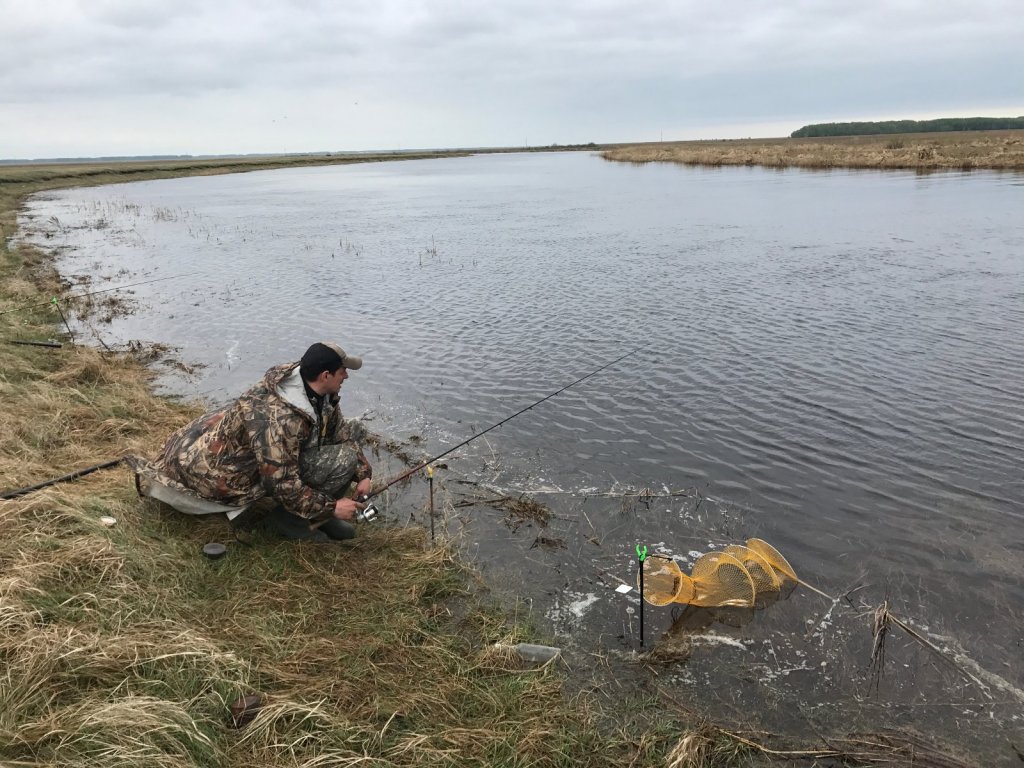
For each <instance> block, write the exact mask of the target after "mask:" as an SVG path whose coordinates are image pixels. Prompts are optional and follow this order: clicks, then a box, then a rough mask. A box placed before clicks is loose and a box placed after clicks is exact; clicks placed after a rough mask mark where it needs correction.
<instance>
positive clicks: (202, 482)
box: [128, 363, 371, 519]
mask: <svg viewBox="0 0 1024 768" xmlns="http://www.w3.org/2000/svg"><path fill="white" fill-rule="evenodd" d="M365 434H366V432H365V429H364V428H363V427H362V425H361V424H360V423H359V422H358V421H355V420H354V419H348V420H346V419H344V418H342V415H341V411H340V409H339V408H338V396H337V395H331V396H329V397H328V398H327V399H326V400H325V401H324V407H323V409H322V411H321V413H320V414H318V413H317V412H316V410H315V409H314V408H313V406H312V405H311V404H310V403H309V400H308V398H306V396H305V392H304V391H303V390H302V384H301V378H300V377H299V373H298V363H288V364H285V365H278V366H275V367H274V368H271V369H270V370H269V371H267V373H266V375H264V377H263V379H262V380H261V381H260V383H259V384H257V385H256V386H254V387H252V388H251V389H250V390H248V391H247V392H245V393H244V394H243V395H242V396H241V397H239V398H238V400H236V401H235V402H234V403H233V404H232V405H230V406H228V407H227V408H223V409H221V410H219V411H214V412H213V413H208V414H205V415H204V416H201V417H200V418H198V419H196V420H195V421H193V422H192V423H191V424H188V425H186V426H184V427H182V428H181V429H179V430H178V431H177V432H175V433H174V434H173V435H171V436H170V438H168V440H167V442H166V443H165V444H164V448H163V451H162V452H161V454H160V455H159V456H158V457H157V458H156V459H154V460H153V461H145V460H143V459H139V458H137V457H128V462H129V464H131V466H132V468H133V469H134V470H135V472H136V473H137V475H138V476H139V480H140V481H142V482H158V483H161V484H163V485H165V486H169V487H171V488H173V489H174V490H176V491H179V492H182V493H185V494H187V495H190V496H197V497H199V498H201V499H205V500H208V501H214V502H218V503H220V504H224V505H227V506H232V507H240V506H243V505H246V504H250V503H252V502H253V501H256V500H257V499H260V498H262V497H264V496H273V497H274V498H276V499H277V500H278V501H280V502H281V503H282V504H283V505H284V507H285V508H286V509H287V510H288V511H289V512H291V513H293V514H296V515H299V516H300V517H304V518H309V519H313V518H324V517H329V516H330V515H331V514H332V513H333V511H334V499H333V498H332V497H331V496H329V495H327V494H325V493H323V492H322V491H320V490H317V489H316V488H313V487H310V486H309V485H306V484H305V483H304V482H303V481H302V479H301V477H300V475H299V454H300V452H301V451H302V449H303V448H304V447H306V446H309V445H321V444H334V443H345V442H350V441H351V442H355V443H358V442H359V441H361V440H362V439H363V438H364V437H365ZM359 456H360V459H361V460H360V462H359V469H358V470H357V472H356V477H355V479H356V480H357V481H358V480H361V479H363V478H366V477H369V476H370V474H371V469H370V465H369V464H368V463H367V462H366V461H365V459H362V454H361V453H360V454H359Z"/></svg>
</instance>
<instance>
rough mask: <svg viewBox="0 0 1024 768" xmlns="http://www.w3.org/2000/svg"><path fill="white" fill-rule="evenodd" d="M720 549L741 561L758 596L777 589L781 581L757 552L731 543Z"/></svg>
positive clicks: (769, 593) (768, 593) (771, 592)
mask: <svg viewBox="0 0 1024 768" xmlns="http://www.w3.org/2000/svg"><path fill="white" fill-rule="evenodd" d="M722 551H723V552H724V553H725V554H727V555H732V556H733V557H735V558H736V559H737V560H739V561H740V562H741V563H743V567H744V568H746V569H747V573H749V574H750V580H751V581H753V582H754V592H756V593H757V597H759V598H760V597H761V596H762V595H771V594H773V593H777V592H778V591H779V587H780V586H781V585H782V582H781V580H780V579H779V577H778V575H777V574H776V573H775V569H774V568H772V566H771V564H770V563H769V562H768V561H767V560H765V559H764V557H762V556H761V555H759V554H758V553H757V552H755V551H754V550H752V549H750V548H749V547H744V546H743V545H742V544H733V545H731V546H728V547H726V548H725V549H723V550H722Z"/></svg>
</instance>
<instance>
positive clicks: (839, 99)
mask: <svg viewBox="0 0 1024 768" xmlns="http://www.w3.org/2000/svg"><path fill="white" fill-rule="evenodd" d="M976 115H983V116H988V115H1002V116H1009V115H1012V116H1017V115H1024V4H1022V2H1021V0H1005V1H997V0H928V1H924V0H921V1H918V0H889V1H888V2H880V1H878V0H856V1H855V2H845V1H843V0H818V1H816V2H812V1H811V0H724V1H723V0H719V1H718V2H712V1H711V0H701V2H696V1H694V0H675V1H674V2H668V1H667V0H666V1H664V2H663V1H662V0H481V1H480V2H476V3H473V2H468V1H467V0H462V1H460V2H454V1H452V0H443V1H441V2H425V1H424V2H416V1H415V0H337V1H336V2H328V1H327V0H291V2H287V1H286V0H0V158H12V157H18V158H36V157H61V156H63V157H68V156H99V155H136V154H209V153H236V152H242V153H248V152H300V151H332V150H365V149H378V148H382V149H391V148H395V149H397V148H402V149H408V148H418V147H458V146H507V145H523V144H530V145H538V144H550V143H553V142H557V143H560V144H568V143H575V142H590V141H593V142H598V143H601V142H621V141H657V140H658V139H660V138H664V139H665V140H669V139H694V138H737V137H744V136H782V135H787V134H789V133H790V132H791V131H793V130H795V129H796V128H799V127H800V126H801V125H804V124H805V123H811V122H831V121H845V120H858V119H897V118H916V119H924V118H928V117H945V116H976Z"/></svg>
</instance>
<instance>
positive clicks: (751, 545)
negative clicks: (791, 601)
mask: <svg viewBox="0 0 1024 768" xmlns="http://www.w3.org/2000/svg"><path fill="white" fill-rule="evenodd" d="M747 549H749V550H750V551H751V552H755V553H757V554H758V555H760V556H761V557H762V558H763V559H764V561H765V562H766V563H768V565H769V566H770V567H771V569H772V570H773V571H775V575H776V576H777V577H778V579H779V591H780V592H781V593H782V596H783V597H789V595H790V593H791V592H792V591H793V590H794V589H796V585H797V584H798V583H799V582H800V580H799V579H798V578H797V577H796V571H794V570H793V566H791V565H790V564H789V561H788V560H786V558H784V557H783V556H782V553H781V552H779V550H777V549H776V548H775V547H773V546H772V545H771V544H769V543H768V542H767V541H764V540H763V539H747Z"/></svg>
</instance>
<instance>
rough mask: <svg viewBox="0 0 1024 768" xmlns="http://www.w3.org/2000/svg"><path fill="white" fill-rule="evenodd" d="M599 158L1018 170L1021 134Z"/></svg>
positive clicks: (642, 151)
mask: <svg viewBox="0 0 1024 768" xmlns="http://www.w3.org/2000/svg"><path fill="white" fill-rule="evenodd" d="M601 156H602V157H603V158H605V159H606V160H615V161H620V162H630V163H656V162H660V163H680V164H683V165H705V166H722V165H750V166H752V165H758V166H765V167H768V168H820V169H827V168H876V169H877V168H894V169H898V168H903V169H917V170H921V171H937V170H975V169H996V170H1022V169H1024V131H961V132H954V133H917V134H896V135H882V136H843V137H829V138H815V139H742V140H722V141H683V142H665V143H657V144H636V145H632V146H624V147H616V148H614V149H609V150H606V151H604V152H602V153H601Z"/></svg>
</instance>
